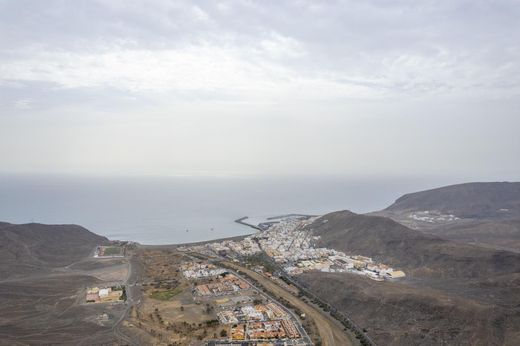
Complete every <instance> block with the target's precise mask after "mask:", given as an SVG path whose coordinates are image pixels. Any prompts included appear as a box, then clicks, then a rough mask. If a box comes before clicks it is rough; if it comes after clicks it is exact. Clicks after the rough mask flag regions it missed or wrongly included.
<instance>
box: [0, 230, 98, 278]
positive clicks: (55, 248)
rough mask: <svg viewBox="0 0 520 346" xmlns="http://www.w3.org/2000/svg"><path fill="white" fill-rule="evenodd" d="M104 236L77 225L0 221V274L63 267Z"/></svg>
mask: <svg viewBox="0 0 520 346" xmlns="http://www.w3.org/2000/svg"><path fill="white" fill-rule="evenodd" d="M107 241H108V239H107V238H105V237H102V236H99V235H96V234H94V233H92V232H90V231H88V230H87V229H85V228H83V227H81V226H77V225H44V224H37V223H30V224H23V225H14V224H9V223H0V276H1V277H3V278H7V277H11V276H14V275H23V274H28V273H35V272H39V271H41V270H45V269H48V268H52V267H59V266H66V265H68V264H71V263H73V262H75V261H78V260H80V259H81V258H83V257H85V256H87V255H88V254H89V252H90V251H92V249H93V248H94V246H96V245H97V244H101V243H104V242H107Z"/></svg>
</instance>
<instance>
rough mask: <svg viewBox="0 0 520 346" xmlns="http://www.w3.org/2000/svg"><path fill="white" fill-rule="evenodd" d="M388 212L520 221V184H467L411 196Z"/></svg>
mask: <svg viewBox="0 0 520 346" xmlns="http://www.w3.org/2000/svg"><path fill="white" fill-rule="evenodd" d="M385 211H388V212H413V211H439V212H441V213H443V214H453V215H455V216H456V217H458V218H470V219H485V218H515V217H520V183H518V182H517V183H510V182H491V183H466V184H458V185H451V186H445V187H441V188H437V189H432V190H427V191H421V192H415V193H409V194H406V195H404V196H402V197H400V198H398V199H397V200H396V201H395V203H393V204H392V205H391V206H389V207H388V208H386V209H385Z"/></svg>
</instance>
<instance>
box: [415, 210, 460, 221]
mask: <svg viewBox="0 0 520 346" xmlns="http://www.w3.org/2000/svg"><path fill="white" fill-rule="evenodd" d="M408 217H409V218H410V219H412V220H415V221H421V222H427V223H445V222H452V221H456V220H460V219H459V218H458V217H456V216H455V215H453V214H442V213H441V212H439V211H436V210H425V211H417V212H415V213H411V214H410V215H409V216H408Z"/></svg>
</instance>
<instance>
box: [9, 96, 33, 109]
mask: <svg viewBox="0 0 520 346" xmlns="http://www.w3.org/2000/svg"><path fill="white" fill-rule="evenodd" d="M32 102H33V101H32V100H31V99H20V100H16V101H14V103H13V104H14V108H16V109H21V110H26V109H31V108H32Z"/></svg>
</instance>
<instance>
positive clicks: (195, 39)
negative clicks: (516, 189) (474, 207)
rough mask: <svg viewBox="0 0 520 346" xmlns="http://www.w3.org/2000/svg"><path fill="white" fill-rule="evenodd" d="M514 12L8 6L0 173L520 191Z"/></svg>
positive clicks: (147, 3)
mask: <svg viewBox="0 0 520 346" xmlns="http://www.w3.org/2000/svg"><path fill="white" fill-rule="evenodd" d="M518 18H520V1H518V0H509V1H508V0H504V1H500V0H497V1H480V0H468V1H466V0H449V1H428V0H425V1H416V0H410V1H408V0H397V1H371V0H368V1H324V2H317V1H246V0H243V1H156V0H142V1H141V0H125V1H122V0H121V1H119V0H96V1H94V0H92V1H82V0H76V1H63V0H62V1H57V0H47V1H39V0H34V1H28V0H11V1H8V0H0V173H6V174H85V175H160V176H176V175H209V176H213V175H214V176H220V175H225V176H228V175H231V176H235V175H236V176H240V175H244V176H247V175H288V176H291V175H345V176H350V175H351V176H383V175H385V176H388V175H392V176H449V177H457V178H460V179H472V180H520V131H519V130H520V111H519V110H520V97H519V96H520V20H518Z"/></svg>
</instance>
